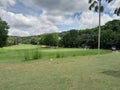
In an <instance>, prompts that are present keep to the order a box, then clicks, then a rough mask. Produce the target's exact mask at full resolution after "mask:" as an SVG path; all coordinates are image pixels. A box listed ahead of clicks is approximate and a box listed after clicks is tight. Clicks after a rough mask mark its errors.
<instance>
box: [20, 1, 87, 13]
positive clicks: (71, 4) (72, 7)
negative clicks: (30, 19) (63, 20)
mask: <svg viewBox="0 0 120 90" xmlns="http://www.w3.org/2000/svg"><path fill="white" fill-rule="evenodd" d="M21 2H23V3H24V4H25V5H27V6H29V7H31V6H38V7H40V8H42V9H44V10H46V11H48V13H49V14H54V15H58V14H66V13H67V14H69V13H74V12H78V11H79V12H82V11H85V10H87V9H88V6H89V5H88V0H31V1H30V2H29V3H28V0H24V1H22V0H21Z"/></svg>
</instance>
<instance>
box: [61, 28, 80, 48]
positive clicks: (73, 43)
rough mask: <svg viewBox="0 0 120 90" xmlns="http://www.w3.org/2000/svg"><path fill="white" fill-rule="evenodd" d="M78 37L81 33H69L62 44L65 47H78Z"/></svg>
mask: <svg viewBox="0 0 120 90" xmlns="http://www.w3.org/2000/svg"><path fill="white" fill-rule="evenodd" d="M78 36H79V32H78V31H77V30H71V31H69V32H68V33H67V34H66V35H65V36H63V37H62V39H61V41H60V44H61V45H62V46H63V47H70V48H71V47H78V46H79V45H78V44H79V43H78Z"/></svg>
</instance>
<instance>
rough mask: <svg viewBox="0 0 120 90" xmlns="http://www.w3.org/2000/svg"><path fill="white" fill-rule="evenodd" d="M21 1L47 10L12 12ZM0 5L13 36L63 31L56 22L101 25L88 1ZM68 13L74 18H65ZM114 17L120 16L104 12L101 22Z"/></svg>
mask: <svg viewBox="0 0 120 90" xmlns="http://www.w3.org/2000/svg"><path fill="white" fill-rule="evenodd" d="M17 1H20V2H22V3H23V4H24V5H25V7H26V8H28V7H30V8H36V9H37V8H39V9H40V8H41V9H42V11H43V13H42V14H41V15H37V16H32V15H28V14H26V15H24V14H23V13H13V12H10V11H8V10H7V8H9V7H10V6H14V5H15V4H16V3H18V2H17ZM117 1H118V0H116V1H115V3H114V4H113V6H111V7H112V8H113V7H115V6H118V4H117V3H118V2H117ZM0 5H1V6H0V7H2V8H0V17H1V18H2V19H3V20H5V21H7V22H8V24H9V25H10V29H9V35H18V36H29V35H39V34H43V33H51V32H60V30H59V28H58V27H57V26H56V25H61V26H62V25H63V27H65V25H66V27H65V28H66V29H67V30H69V29H73V28H75V29H86V28H93V27H96V26H98V13H95V12H92V11H88V6H89V5H88V0H71V1H70V0H29V1H28V0H0ZM119 5H120V3H119ZM23 11H24V10H23ZM75 12H81V15H80V18H79V19H78V17H77V16H76V17H75V18H73V17H72V15H73V14H74V13H75ZM66 14H67V15H70V16H71V17H69V18H68V17H67V18H66V17H64V15H66ZM113 19H120V17H118V16H116V15H113V16H109V15H108V14H105V13H103V14H102V17H101V25H104V24H105V23H106V22H107V21H110V20H113ZM67 26H68V27H67ZM69 26H70V27H69Z"/></svg>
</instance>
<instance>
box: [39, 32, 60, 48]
mask: <svg viewBox="0 0 120 90" xmlns="http://www.w3.org/2000/svg"><path fill="white" fill-rule="evenodd" d="M58 42H59V37H58V34H57V33H52V34H46V35H43V36H42V37H41V39H40V44H43V45H47V46H58Z"/></svg>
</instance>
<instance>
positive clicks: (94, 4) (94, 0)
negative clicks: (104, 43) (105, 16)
mask: <svg viewBox="0 0 120 90" xmlns="http://www.w3.org/2000/svg"><path fill="white" fill-rule="evenodd" d="M101 1H102V0H89V3H90V7H89V10H92V9H94V11H95V12H99V30H98V54H99V55H100V36H101V35H100V34H101V28H100V26H101V13H102V12H103V11H104V6H103V5H102V2H101ZM105 1H106V2H107V3H111V2H112V1H114V0H105ZM114 13H115V14H117V15H118V16H119V15H120V8H116V9H115V11H114Z"/></svg>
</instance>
